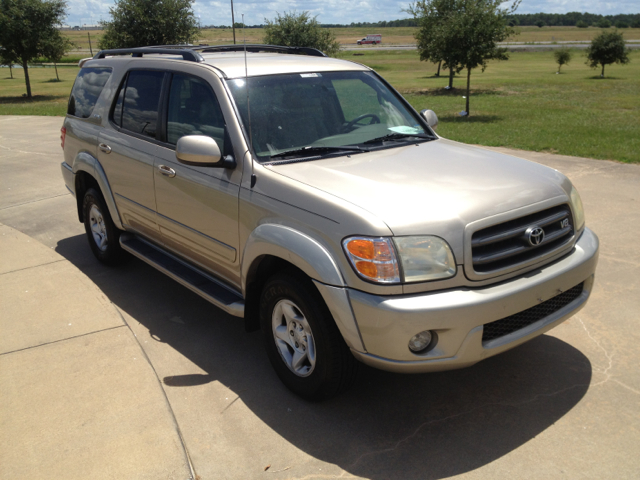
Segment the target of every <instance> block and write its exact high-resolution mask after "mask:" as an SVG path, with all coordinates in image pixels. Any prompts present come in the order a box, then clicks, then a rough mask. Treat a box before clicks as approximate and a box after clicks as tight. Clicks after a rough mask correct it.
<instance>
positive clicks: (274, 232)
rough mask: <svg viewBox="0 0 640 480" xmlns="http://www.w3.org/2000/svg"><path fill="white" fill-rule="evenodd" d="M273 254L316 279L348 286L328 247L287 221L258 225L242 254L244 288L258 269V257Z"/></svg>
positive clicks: (328, 283)
mask: <svg viewBox="0 0 640 480" xmlns="http://www.w3.org/2000/svg"><path fill="white" fill-rule="evenodd" d="M264 255H272V256H274V257H278V258H281V259H283V260H286V261H287V262H289V263H291V264H293V265H295V266H296V267H298V268H299V269H300V270H302V271H303V272H304V273H306V274H307V275H308V276H309V277H310V278H312V279H313V280H317V281H319V282H321V283H324V284H326V285H332V286H335V287H343V286H345V281H344V278H343V277H342V273H341V272H340V269H339V268H338V265H337V264H336V262H335V260H334V259H333V257H332V256H331V254H330V253H329V252H328V251H327V249H326V248H325V247H324V246H322V245H321V244H320V243H318V242H317V241H316V240H314V239H313V238H311V237H310V236H308V235H306V234H304V233H301V232H299V231H297V230H294V229H293V228H290V227H286V226H284V225H276V224H264V225H260V226H259V227H258V228H256V229H255V230H254V231H253V232H252V233H251V235H249V238H248V239H247V243H246V245H245V247H244V252H243V255H242V290H243V291H246V287H247V283H248V281H250V280H251V276H252V274H254V273H255V272H254V271H253V270H252V269H255V265H256V263H257V262H256V261H255V260H256V259H258V258H259V257H262V256H264Z"/></svg>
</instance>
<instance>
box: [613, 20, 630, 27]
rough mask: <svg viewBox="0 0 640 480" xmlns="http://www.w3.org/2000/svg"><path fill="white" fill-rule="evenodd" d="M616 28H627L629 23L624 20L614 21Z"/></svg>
mask: <svg viewBox="0 0 640 480" xmlns="http://www.w3.org/2000/svg"><path fill="white" fill-rule="evenodd" d="M616 28H629V24H628V23H627V22H625V21H622V20H618V21H617V22H616Z"/></svg>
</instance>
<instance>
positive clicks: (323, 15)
mask: <svg viewBox="0 0 640 480" xmlns="http://www.w3.org/2000/svg"><path fill="white" fill-rule="evenodd" d="M67 3H68V9H67V12H68V13H69V16H68V18H67V24H69V25H71V26H73V25H82V24H95V23H98V22H99V21H100V20H101V19H103V20H106V19H108V18H109V7H112V6H113V5H114V4H115V1H114V0H67ZM230 3H231V2H230V1H229V0H225V1H218V0H196V1H195V2H194V4H193V9H194V12H195V13H196V15H198V16H199V17H200V22H201V24H202V25H230V24H231V5H230ZM409 3H410V2H408V1H397V0H351V1H349V0H324V1H322V2H318V1H317V0H296V1H289V2H285V1H279V0H254V1H242V0H235V1H234V2H233V5H234V10H235V13H236V21H240V18H241V14H243V13H244V14H245V16H244V18H245V21H246V23H247V24H248V25H255V24H261V23H264V19H265V17H266V18H269V19H272V18H273V17H275V15H276V12H279V13H283V12H285V11H290V10H297V11H298V12H302V11H305V10H306V11H309V12H311V14H312V15H317V16H318V21H319V22H320V23H343V24H349V23H351V22H359V21H360V22H377V21H380V20H396V19H398V18H407V17H408V15H407V14H406V13H403V12H402V9H403V8H406V7H407V6H408V5H409ZM505 5H506V4H505ZM537 12H545V13H567V12H589V13H599V14H602V15H613V14H616V13H640V3H639V2H638V0H620V1H616V2H607V1H602V0H523V1H522V3H521V4H520V7H519V8H518V11H517V13H537Z"/></svg>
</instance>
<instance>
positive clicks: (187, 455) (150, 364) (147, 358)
mask: <svg viewBox="0 0 640 480" xmlns="http://www.w3.org/2000/svg"><path fill="white" fill-rule="evenodd" d="M112 305H113V306H114V308H115V310H116V312H118V315H120V318H121V319H122V321H123V322H124V326H126V327H127V328H128V329H129V331H130V332H131V334H132V335H133V338H135V340H136V343H137V344H138V346H139V347H140V351H141V352H142V355H144V358H145V359H146V360H147V363H148V364H149V366H150V367H151V370H153V374H154V375H155V377H156V380H157V381H158V386H159V387H160V391H161V392H162V395H163V396H164V401H165V402H166V404H167V408H168V409H169V413H170V414H171V418H172V419H173V424H174V426H175V429H176V432H177V434H178V438H179V439H180V443H181V444H182V449H183V451H184V456H185V459H186V460H187V465H188V466H189V471H190V472H191V480H196V479H197V478H198V476H197V475H196V470H195V467H194V466H193V462H192V461H191V456H190V455H189V450H188V449H187V444H186V442H185V440H184V437H183V436H182V430H181V429H180V424H179V423H178V419H177V418H176V414H175V412H174V411H173V407H172V406H171V402H170V401H169V397H168V396H167V392H166V391H165V389H164V387H163V386H162V382H161V381H160V377H159V376H158V372H157V371H156V368H155V367H154V366H153V363H151V359H150V358H149V356H148V355H147V352H146V351H145V349H144V347H143V346H142V344H141V343H140V340H138V336H137V335H136V334H135V332H134V331H133V329H132V328H131V326H130V325H129V323H128V322H127V320H126V319H125V318H124V315H122V312H121V311H120V309H119V308H118V307H117V306H116V304H115V303H112Z"/></svg>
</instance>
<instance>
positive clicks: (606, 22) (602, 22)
mask: <svg viewBox="0 0 640 480" xmlns="http://www.w3.org/2000/svg"><path fill="white" fill-rule="evenodd" d="M610 26H611V22H610V21H609V20H607V19H606V18H603V19H601V20H600V21H598V27H599V28H609V27H610Z"/></svg>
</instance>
